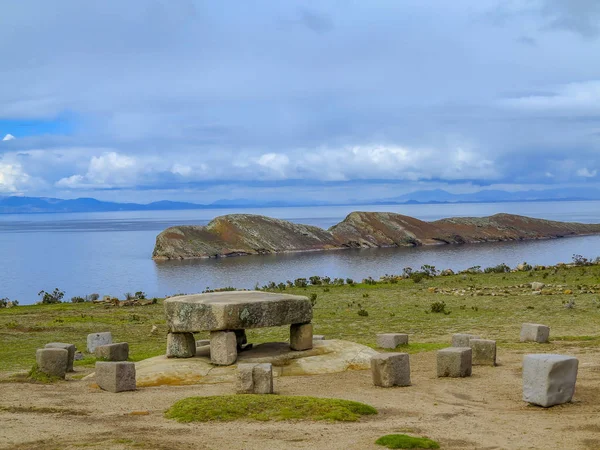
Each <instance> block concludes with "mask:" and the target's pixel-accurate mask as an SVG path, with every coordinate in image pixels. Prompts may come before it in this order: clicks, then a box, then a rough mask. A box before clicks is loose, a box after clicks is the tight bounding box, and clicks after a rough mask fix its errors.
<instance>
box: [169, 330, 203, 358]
mask: <svg viewBox="0 0 600 450" xmlns="http://www.w3.org/2000/svg"><path fill="white" fill-rule="evenodd" d="M192 356H196V340H195V339H194V334H193V333H168V334H167V358H191V357H192Z"/></svg>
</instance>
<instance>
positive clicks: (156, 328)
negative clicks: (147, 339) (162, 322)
mask: <svg viewBox="0 0 600 450" xmlns="http://www.w3.org/2000/svg"><path fill="white" fill-rule="evenodd" d="M157 332H158V327H157V326H156V325H152V328H151V329H150V334H156V333H157Z"/></svg>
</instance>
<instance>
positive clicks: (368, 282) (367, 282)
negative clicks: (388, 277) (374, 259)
mask: <svg viewBox="0 0 600 450" xmlns="http://www.w3.org/2000/svg"><path fill="white" fill-rule="evenodd" d="M363 283H364V284H377V281H375V280H374V279H373V278H371V277H369V278H365V279H364V280H363Z"/></svg>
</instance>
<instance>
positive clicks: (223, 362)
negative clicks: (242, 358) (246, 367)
mask: <svg viewBox="0 0 600 450" xmlns="http://www.w3.org/2000/svg"><path fill="white" fill-rule="evenodd" d="M236 359H237V339H236V336H235V332H234V331H211V332H210V362H211V363H213V364H217V365H219V366H230V365H231V364H233V363H234V362H235V361H236Z"/></svg>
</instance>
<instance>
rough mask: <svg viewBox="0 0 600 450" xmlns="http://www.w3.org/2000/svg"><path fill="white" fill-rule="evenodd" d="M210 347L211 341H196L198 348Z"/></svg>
mask: <svg viewBox="0 0 600 450" xmlns="http://www.w3.org/2000/svg"><path fill="white" fill-rule="evenodd" d="M207 345H210V339H199V340H197V341H196V347H205V346H207Z"/></svg>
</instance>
